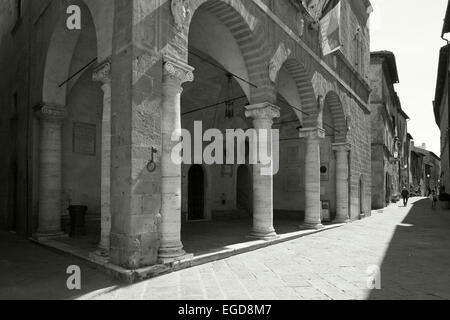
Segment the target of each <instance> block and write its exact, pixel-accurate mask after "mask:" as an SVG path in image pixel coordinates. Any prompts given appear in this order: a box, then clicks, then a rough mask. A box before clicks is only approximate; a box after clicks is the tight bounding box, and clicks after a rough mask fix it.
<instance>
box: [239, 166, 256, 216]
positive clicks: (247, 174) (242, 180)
mask: <svg viewBox="0 0 450 320" xmlns="http://www.w3.org/2000/svg"><path fill="white" fill-rule="evenodd" d="M251 181H252V177H251V171H250V170H249V168H248V166H246V165H241V166H240V167H239V168H238V171H237V181H236V206H237V209H238V210H240V211H244V212H245V213H247V214H248V215H251V214H252V211H253V209H252V207H253V206H252V183H251Z"/></svg>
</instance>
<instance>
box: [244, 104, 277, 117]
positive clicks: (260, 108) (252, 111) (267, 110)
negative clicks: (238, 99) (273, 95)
mask: <svg viewBox="0 0 450 320" xmlns="http://www.w3.org/2000/svg"><path fill="white" fill-rule="evenodd" d="M245 109H246V111H245V116H246V117H247V118H252V119H253V120H273V119H275V118H279V117H280V108H279V107H277V106H275V105H273V104H271V103H269V102H263V103H258V104H252V105H250V106H246V107H245Z"/></svg>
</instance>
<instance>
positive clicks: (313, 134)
mask: <svg viewBox="0 0 450 320" xmlns="http://www.w3.org/2000/svg"><path fill="white" fill-rule="evenodd" d="M299 133H300V138H319V139H325V135H326V134H325V130H324V129H322V128H319V127H316V128H302V129H300V130H299Z"/></svg>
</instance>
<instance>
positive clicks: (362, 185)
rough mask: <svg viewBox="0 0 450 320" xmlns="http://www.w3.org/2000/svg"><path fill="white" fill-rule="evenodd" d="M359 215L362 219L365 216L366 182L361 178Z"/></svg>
mask: <svg viewBox="0 0 450 320" xmlns="http://www.w3.org/2000/svg"><path fill="white" fill-rule="evenodd" d="M359 215H360V217H364V216H365V210H364V180H363V178H362V177H361V178H360V179H359Z"/></svg>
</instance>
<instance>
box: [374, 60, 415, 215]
mask: <svg viewBox="0 0 450 320" xmlns="http://www.w3.org/2000/svg"><path fill="white" fill-rule="evenodd" d="M398 82H399V77H398V72H397V65H396V61H395V56H394V54H393V53H392V52H388V51H381V52H373V53H371V69H370V83H371V87H372V94H371V98H370V100H371V101H370V103H371V112H372V113H371V122H372V208H373V209H381V208H384V207H385V206H386V205H387V204H389V203H390V202H391V201H397V200H398V199H399V197H400V194H401V190H402V188H403V187H408V184H409V170H408V166H409V145H408V127H407V121H408V120H409V117H408V115H407V114H406V113H405V112H404V111H403V110H402V106H401V103H400V99H399V97H398V95H397V93H396V92H395V88H394V84H396V83H398Z"/></svg>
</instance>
